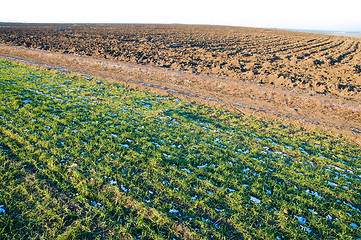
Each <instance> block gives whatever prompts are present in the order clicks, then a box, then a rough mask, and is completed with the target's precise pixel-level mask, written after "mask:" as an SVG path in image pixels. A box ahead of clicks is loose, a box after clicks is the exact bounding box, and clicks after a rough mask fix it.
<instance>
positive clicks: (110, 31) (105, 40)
mask: <svg viewBox="0 0 361 240" xmlns="http://www.w3.org/2000/svg"><path fill="white" fill-rule="evenodd" d="M0 42H1V43H5V44H10V45H18V46H24V47H30V48H35V49H42V50H49V51H56V52H61V53H69V54H80V55H88V56H96V57H101V58H107V59H115V60H122V61H127V62H131V63H140V64H150V65H154V66H159V67H165V68H171V69H176V70H184V71H188V72H195V73H199V72H202V73H206V74H209V75H216V76H222V77H226V78H233V79H242V80H249V81H254V82H257V83H268V84H273V85H276V86H285V87H288V88H292V89H294V88H300V89H304V90H307V91H311V92H318V93H331V94H333V95H338V96H345V97H348V98H354V99H355V98H356V99H360V92H361V42H360V39H357V38H346V37H336V36H328V35H317V34H308V33H298V32H288V31H279V30H269V29H253V28H241V27H224V26H193V25H129V24H128V25H9V24H8V25H3V26H2V27H1V28H0Z"/></svg>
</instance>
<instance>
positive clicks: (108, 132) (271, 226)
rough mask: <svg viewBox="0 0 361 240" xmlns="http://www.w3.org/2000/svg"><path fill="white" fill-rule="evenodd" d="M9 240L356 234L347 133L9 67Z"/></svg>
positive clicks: (0, 111) (354, 156) (4, 154)
mask: <svg viewBox="0 0 361 240" xmlns="http://www.w3.org/2000/svg"><path fill="white" fill-rule="evenodd" d="M0 88H1V98H0V135H1V136H0V235H1V237H2V238H4V239H23V238H30V239H37V238H44V239H54V238H59V239H68V238H69V239H357V238H360V236H361V230H360V226H361V210H360V209H361V205H360V194H361V182H360V181H361V154H360V152H361V151H360V148H359V146H358V145H355V144H353V143H352V142H351V141H350V140H349V139H348V138H347V137H345V136H342V135H336V134H332V133H327V132H322V131H311V130H305V129H302V128H301V127H300V126H293V125H292V124H287V123H284V122H277V121H274V120H267V119H256V118H254V117H251V116H237V115H236V114H235V113H231V112H228V111H225V110H223V109H220V108H214V107H208V106H203V105H199V104H196V103H189V102H186V101H180V100H178V99H176V98H174V97H166V96H160V95H155V94H153V93H149V92H144V91H139V90H136V89H132V88H129V87H125V86H120V85H119V84H116V83H110V82H107V81H106V80H103V79H95V78H92V77H89V76H80V75H76V74H72V73H67V74H64V73H61V72H59V71H54V70H46V69H44V68H39V67H32V66H28V65H24V64H20V63H17V62H14V61H9V60H5V59H0Z"/></svg>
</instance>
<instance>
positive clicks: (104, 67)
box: [0, 44, 361, 142]
mask: <svg viewBox="0 0 361 240" xmlns="http://www.w3.org/2000/svg"><path fill="white" fill-rule="evenodd" d="M0 55H1V56H5V57H8V58H13V59H16V60H21V61H25V62H26V63H29V64H38V65H41V66H44V67H48V68H55V69H60V70H69V71H73V72H78V73H81V74H85V75H94V76H98V77H102V78H106V79H109V80H111V81H117V82H120V83H124V84H128V85H131V86H133V87H137V88H140V89H150V91H153V92H157V93H161V94H171V95H175V96H177V97H178V98H182V99H187V100H191V101H197V102H202V103H205V104H210V105H215V106H221V107H224V108H227V109H229V110H233V111H236V112H239V113H241V114H247V115H248V114H256V115H258V116H261V117H271V118H276V119H278V118H281V119H287V120H289V121H290V120H291V121H292V122H294V123H295V124H302V125H304V126H306V127H311V128H314V127H316V128H324V129H325V128H326V129H329V130H333V131H337V132H340V131H341V132H343V133H346V134H348V135H350V136H352V137H354V138H356V139H358V141H359V142H361V141H360V139H361V103H360V102H359V101H356V100H347V99H344V98H341V97H335V96H331V95H323V94H310V93H308V92H305V91H301V90H291V89H286V88H281V87H276V86H272V85H268V84H262V85H259V84H255V83H251V82H247V81H240V80H234V79H231V78H222V77H217V76H209V75H203V74H194V73H189V72H184V71H176V70H171V69H166V68H159V67H152V66H149V65H140V64H131V63H126V62H122V61H116V60H107V59H98V58H94V57H87V56H78V55H69V54H62V53H54V52H48V51H40V50H32V49H28V48H23V47H14V46H8V45H3V44H0Z"/></svg>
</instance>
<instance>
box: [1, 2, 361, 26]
mask: <svg viewBox="0 0 361 240" xmlns="http://www.w3.org/2000/svg"><path fill="white" fill-rule="evenodd" d="M0 22H47V23H50V22H52V23H87V22H90V23H185V24H216V25H234V26H248V27H265V28H288V29H316V30H337V31H361V0H338V1H334V0H249V1H243V0H238V1H237V0H217V1H215V0H213V1H212V0H182V1H172V0H126V1H123V0H118V1H115V0H97V1H93V0H57V1H53V0H16V1H15V0H14V1H2V3H0Z"/></svg>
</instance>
